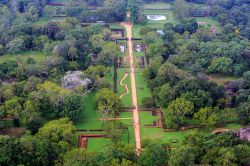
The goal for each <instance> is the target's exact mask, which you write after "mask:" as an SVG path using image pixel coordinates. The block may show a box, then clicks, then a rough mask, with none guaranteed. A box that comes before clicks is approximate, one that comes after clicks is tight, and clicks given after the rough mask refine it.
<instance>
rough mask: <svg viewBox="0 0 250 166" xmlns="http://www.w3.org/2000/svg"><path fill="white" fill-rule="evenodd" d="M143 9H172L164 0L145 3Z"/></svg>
mask: <svg viewBox="0 0 250 166" xmlns="http://www.w3.org/2000/svg"><path fill="white" fill-rule="evenodd" d="M144 9H168V10H170V9H172V5H171V4H170V3H164V2H153V3H145V4H144Z"/></svg>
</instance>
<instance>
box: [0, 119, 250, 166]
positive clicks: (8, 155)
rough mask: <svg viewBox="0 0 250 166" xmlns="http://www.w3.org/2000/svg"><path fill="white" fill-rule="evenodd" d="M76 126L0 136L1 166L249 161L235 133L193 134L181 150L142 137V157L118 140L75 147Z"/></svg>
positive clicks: (60, 123) (53, 125)
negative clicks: (92, 147) (98, 149)
mask: <svg viewBox="0 0 250 166" xmlns="http://www.w3.org/2000/svg"><path fill="white" fill-rule="evenodd" d="M73 137H74V127H73V125H72V123H71V122H70V121H69V120H68V119H59V120H55V121H51V122H49V123H48V124H46V125H45V126H43V127H42V128H41V129H40V130H39V132H38V133H37V134H36V135H34V136H32V135H29V134H26V135H25V136H23V137H22V138H13V137H8V136H0V145H1V146H0V149H1V152H2V153H1V154H0V159H1V160H0V164H1V165H10V166H11V165H20V164H23V165H44V166H46V165H58V166H60V165H64V166H70V165H112V166H113V165H114V166H117V165H118V166H124V165H129V166H148V165H152V166H154V165H162V164H168V165H170V166H183V165H184V166H189V165H197V164H198V165H240V166H245V165H248V164H249V161H250V160H249V156H250V145H249V144H248V143H247V142H244V141H241V140H239V139H238V138H237V137H235V136H234V135H233V134H232V133H224V134H219V135H207V134H204V133H202V132H201V133H199V134H198V133H193V134H190V135H189V136H187V137H186V139H185V141H184V143H183V144H182V145H181V146H180V147H179V148H178V149H171V148H170V145H169V144H162V143H156V142H154V141H152V140H143V141H142V146H143V151H141V154H140V156H139V157H138V156H136V154H135V151H134V148H133V147H132V146H131V145H124V144H122V143H118V144H116V145H110V146H108V147H107V148H105V149H103V151H101V152H94V153H93V152H88V151H86V150H83V149H75V148H74V146H73V144H72V139H73Z"/></svg>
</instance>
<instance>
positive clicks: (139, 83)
mask: <svg viewBox="0 0 250 166" xmlns="http://www.w3.org/2000/svg"><path fill="white" fill-rule="evenodd" d="M135 81H136V90H137V100H138V105H141V104H142V99H143V98H144V97H152V95H151V91H150V89H149V88H148V87H147V85H146V83H145V80H144V79H143V77H142V72H138V73H135Z"/></svg>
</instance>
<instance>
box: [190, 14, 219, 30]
mask: <svg viewBox="0 0 250 166" xmlns="http://www.w3.org/2000/svg"><path fill="white" fill-rule="evenodd" d="M194 18H195V19H196V20H197V22H205V23H206V25H205V27H207V28H210V27H211V26H215V27H216V29H217V31H218V32H221V31H222V27H221V25H220V23H219V22H218V21H216V20H215V19H214V18H212V17H194Z"/></svg>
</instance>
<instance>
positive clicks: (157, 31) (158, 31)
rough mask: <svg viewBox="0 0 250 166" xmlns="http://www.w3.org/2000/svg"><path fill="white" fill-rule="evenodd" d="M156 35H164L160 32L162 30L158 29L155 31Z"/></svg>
mask: <svg viewBox="0 0 250 166" xmlns="http://www.w3.org/2000/svg"><path fill="white" fill-rule="evenodd" d="M156 33H158V34H159V35H164V32H163V30H162V29H158V30H156Z"/></svg>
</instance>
